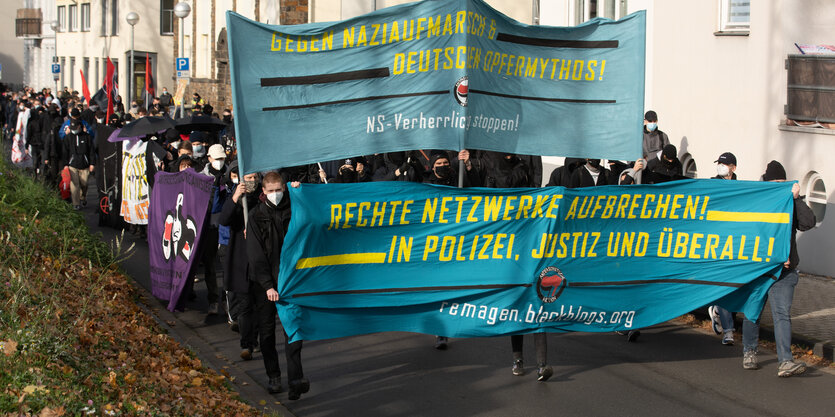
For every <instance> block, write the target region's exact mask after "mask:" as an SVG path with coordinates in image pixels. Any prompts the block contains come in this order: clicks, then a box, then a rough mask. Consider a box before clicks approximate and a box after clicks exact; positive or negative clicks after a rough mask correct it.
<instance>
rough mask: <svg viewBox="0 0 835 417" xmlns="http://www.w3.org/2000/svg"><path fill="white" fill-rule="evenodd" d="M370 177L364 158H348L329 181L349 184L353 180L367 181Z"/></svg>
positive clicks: (353, 181)
mask: <svg viewBox="0 0 835 417" xmlns="http://www.w3.org/2000/svg"><path fill="white" fill-rule="evenodd" d="M370 180H371V178H370V176H369V175H368V170H366V164H365V158H362V157H359V158H348V159H345V160H344V161H343V163H342V166H340V167H339V172H338V174H337V175H336V178H334V179H333V180H332V181H331V182H334V183H343V184H350V183H355V182H368V181H370Z"/></svg>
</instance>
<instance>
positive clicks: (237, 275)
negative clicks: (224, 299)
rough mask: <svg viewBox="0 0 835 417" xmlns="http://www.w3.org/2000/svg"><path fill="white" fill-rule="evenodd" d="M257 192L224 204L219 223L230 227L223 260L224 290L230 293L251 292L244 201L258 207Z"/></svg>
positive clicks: (250, 205) (231, 193) (228, 200)
mask: <svg viewBox="0 0 835 417" xmlns="http://www.w3.org/2000/svg"><path fill="white" fill-rule="evenodd" d="M259 192H260V190H259V191H255V192H253V193H250V194H245V195H243V196H241V198H240V199H238V202H237V203H236V202H234V201H232V197H231V195H234V191H232V192H230V197H229V198H227V199H226V202H225V203H223V209H222V210H221V211H220V216H218V221H219V222H220V225H221V226H228V227H229V243H228V246H227V249H226V256H225V257H224V258H223V288H225V289H226V290H228V291H233V292H238V293H245V292H247V291H249V275H248V274H249V257H248V256H247V241H246V239H244V207H243V200H244V198H246V199H247V204H248V207H251V208H254V207H256V206H257V205H258V204H259V202H258V193H259Z"/></svg>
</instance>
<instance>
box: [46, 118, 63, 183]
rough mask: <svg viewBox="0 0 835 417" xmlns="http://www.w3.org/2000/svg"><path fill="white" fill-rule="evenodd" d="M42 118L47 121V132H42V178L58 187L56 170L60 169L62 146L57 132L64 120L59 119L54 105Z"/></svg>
mask: <svg viewBox="0 0 835 417" xmlns="http://www.w3.org/2000/svg"><path fill="white" fill-rule="evenodd" d="M42 117H44V118H45V119H46V120H48V123H47V124H45V126H47V130H46V131H44V132H43V136H42V138H43V164H44V176H45V177H46V182H47V184H50V185H58V169H59V168H60V167H59V165H60V161H61V160H62V152H63V144H62V142H61V138H60V137H59V136H58V131H59V129H60V128H61V125H62V124H64V118H63V117H61V113H60V111H59V110H58V105H57V104H55V103H52V104H50V105H49V110H48V111H47V113H46V114H45V115H43V116H42Z"/></svg>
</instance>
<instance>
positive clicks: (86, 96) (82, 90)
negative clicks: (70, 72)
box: [79, 70, 90, 106]
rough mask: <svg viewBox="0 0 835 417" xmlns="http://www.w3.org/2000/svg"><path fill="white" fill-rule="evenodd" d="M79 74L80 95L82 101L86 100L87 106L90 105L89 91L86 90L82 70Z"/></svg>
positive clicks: (85, 81)
mask: <svg viewBox="0 0 835 417" xmlns="http://www.w3.org/2000/svg"><path fill="white" fill-rule="evenodd" d="M79 71H80V72H81V93H82V94H84V100H87V105H88V106H89V105H90V89H89V88H87V79H86V78H84V70H79Z"/></svg>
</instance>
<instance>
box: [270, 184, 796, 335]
mask: <svg viewBox="0 0 835 417" xmlns="http://www.w3.org/2000/svg"><path fill="white" fill-rule="evenodd" d="M791 185H792V184H791V183H763V182H749V181H712V180H687V181H679V182H673V183H665V184H660V185H638V186H630V187H618V186H604V187H590V188H583V189H566V188H563V187H548V188H541V189H505V190H502V189H486V188H465V189H456V188H449V187H441V186H433V185H424V184H414V183H407V182H375V183H366V184H332V185H311V184H303V185H302V186H301V187H300V188H298V189H295V188H290V197H291V201H292V206H293V207H292V210H293V216H292V219H291V221H290V227H289V232H288V236H287V237H286V239H285V242H284V247H283V252H282V256H281V265H280V273H279V279H278V291H279V294H280V300H279V302H278V307H279V316H280V318H281V321H282V323H283V325H284V328H285V330H286V332H287V334H288V335H289V336H290V337H291V339H293V340H300V339H304V340H311V339H312V340H315V339H326V338H334V337H342V336H349V335H356V334H366V333H373V332H381V331H412V332H419V333H427V334H436V335H443V336H450V337H473V336H500V335H509V334H524V333H531V332H538V331H548V332H568V331H588V332H605V331H612V330H625V329H637V328H642V327H646V326H652V325H654V324H657V323H660V322H663V321H666V320H669V319H671V318H674V317H677V316H680V315H682V314H685V313H688V312H690V311H692V310H694V309H697V308H699V307H702V306H704V305H706V304H708V303H711V302H714V301H715V300H719V304H721V305H723V306H725V307H726V308H728V309H730V310H731V311H741V312H744V313H745V315H746V316H747V317H749V318H752V319H756V318H757V317H759V314H760V310H761V309H762V306H763V304H764V303H765V296H766V293H767V291H768V288H769V287H770V286H771V284H772V283H773V280H774V279H776V276H779V273H780V270H781V268H782V265H783V262H784V261H785V260H786V259H788V256H789V248H790V236H791V226H792V213H793V211H792V210H793V200H792V194H791Z"/></svg>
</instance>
